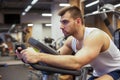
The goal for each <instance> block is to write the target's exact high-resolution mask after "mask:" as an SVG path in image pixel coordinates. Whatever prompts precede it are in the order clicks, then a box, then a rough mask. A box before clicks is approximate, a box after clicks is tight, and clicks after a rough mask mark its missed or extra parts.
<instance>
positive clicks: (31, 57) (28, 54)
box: [20, 47, 40, 63]
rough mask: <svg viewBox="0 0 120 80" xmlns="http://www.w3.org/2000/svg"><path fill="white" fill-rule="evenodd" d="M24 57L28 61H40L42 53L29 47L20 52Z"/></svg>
mask: <svg viewBox="0 0 120 80" xmlns="http://www.w3.org/2000/svg"><path fill="white" fill-rule="evenodd" d="M20 54H21V56H20V57H22V59H23V60H24V61H25V62H26V63H38V61H39V59H40V56H39V55H40V53H38V52H36V51H35V50H34V49H33V48H30V47H28V48H27V49H24V50H22V51H21V52H20Z"/></svg>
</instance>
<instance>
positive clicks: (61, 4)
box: [59, 3, 70, 6]
mask: <svg viewBox="0 0 120 80" xmlns="http://www.w3.org/2000/svg"><path fill="white" fill-rule="evenodd" d="M59 6H70V4H68V3H60V4H59Z"/></svg>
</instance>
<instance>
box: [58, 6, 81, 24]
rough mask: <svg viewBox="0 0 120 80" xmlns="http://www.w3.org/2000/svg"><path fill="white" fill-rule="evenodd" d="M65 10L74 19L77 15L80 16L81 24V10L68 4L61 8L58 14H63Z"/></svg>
mask: <svg viewBox="0 0 120 80" xmlns="http://www.w3.org/2000/svg"><path fill="white" fill-rule="evenodd" d="M66 12H69V13H70V14H71V17H72V18H73V19H76V18H78V17H79V18H81V21H82V24H83V17H82V13H81V10H80V9H79V8H78V7H77V6H68V7H65V8H62V9H61V10H60V11H59V12H58V15H59V16H63V15H64V14H65V13H66Z"/></svg>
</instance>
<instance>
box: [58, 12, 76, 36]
mask: <svg viewBox="0 0 120 80" xmlns="http://www.w3.org/2000/svg"><path fill="white" fill-rule="evenodd" d="M60 22H61V27H60V28H61V30H62V32H63V33H64V35H65V36H66V37H67V36H70V35H73V33H74V27H75V25H76V24H75V20H74V19H73V18H72V17H71V15H70V13H69V12H66V13H65V14H64V15H63V16H61V20H60Z"/></svg>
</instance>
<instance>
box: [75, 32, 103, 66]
mask: <svg viewBox="0 0 120 80" xmlns="http://www.w3.org/2000/svg"><path fill="white" fill-rule="evenodd" d="M102 37H103V36H102V35H101V34H99V33H96V34H91V35H90V36H89V37H87V38H86V39H85V41H84V46H83V48H82V49H81V50H79V51H78V52H77V53H76V55H75V56H76V57H77V58H78V60H79V61H80V62H81V63H82V64H83V65H85V64H88V63H89V62H91V61H92V60H93V59H95V58H96V57H97V56H98V55H99V53H100V51H101V48H102V46H103V40H102V39H103V38H102Z"/></svg>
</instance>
